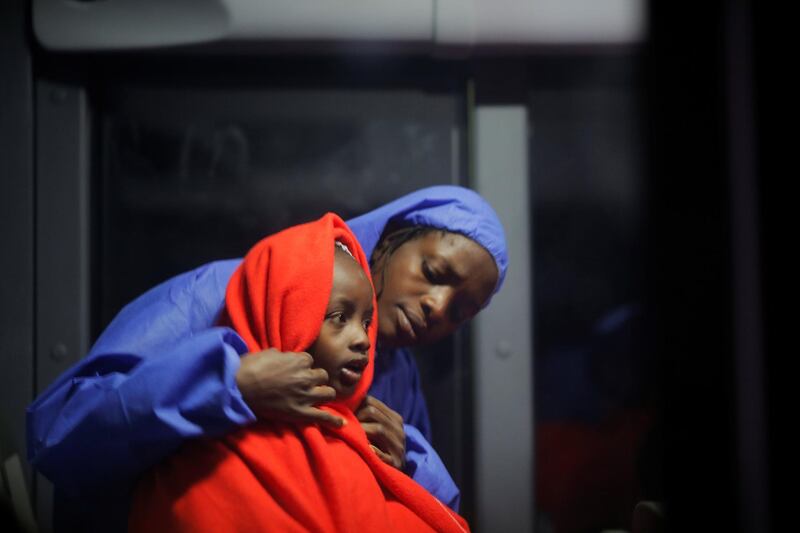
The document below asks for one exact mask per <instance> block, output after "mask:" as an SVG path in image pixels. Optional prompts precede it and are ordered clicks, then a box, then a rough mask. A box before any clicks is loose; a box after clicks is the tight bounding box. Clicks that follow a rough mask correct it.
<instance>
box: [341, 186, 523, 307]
mask: <svg viewBox="0 0 800 533" xmlns="http://www.w3.org/2000/svg"><path fill="white" fill-rule="evenodd" d="M390 223H391V224H393V225H395V224H397V225H398V226H431V227H434V228H438V229H442V230H447V231H452V232H454V233H460V234H462V235H464V236H466V237H469V238H470V239H472V240H473V241H475V242H477V243H478V244H480V245H481V246H483V247H484V248H485V249H486V250H487V251H488V252H489V253H490V254H491V256H492V258H494V262H495V264H496V265H497V273H498V276H497V284H496V285H495V287H494V291H493V293H492V294H495V293H497V291H499V290H500V287H502V285H503V280H505V277H506V270H508V251H507V250H506V237H505V232H504V231H503V225H502V224H501V223H500V219H499V218H498V217H497V213H495V211H494V209H492V206H490V205H489V204H488V202H486V200H484V199H483V198H482V197H481V196H480V195H479V194H478V193H476V192H475V191H472V190H470V189H465V188H464V187H457V186H455V185H437V186H434V187H427V188H425V189H419V190H417V191H414V192H412V193H410V194H407V195H405V196H402V197H400V198H398V199H397V200H394V201H393V202H389V203H388V204H386V205H383V206H381V207H379V208H377V209H375V210H373V211H370V212H368V213H365V214H363V215H361V216H359V217H356V218H353V219H351V220H348V221H347V225H348V226H350V229H351V230H353V233H355V234H356V236H357V237H358V242H359V243H361V247H362V248H364V252H365V253H366V254H367V256H372V252H373V251H374V250H375V246H376V245H377V244H378V241H379V240H380V238H381V235H382V234H383V230H384V229H385V228H386V226H387V225H389V224H390Z"/></svg>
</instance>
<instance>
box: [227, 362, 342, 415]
mask: <svg viewBox="0 0 800 533" xmlns="http://www.w3.org/2000/svg"><path fill="white" fill-rule="evenodd" d="M313 362H314V360H313V359H312V358H311V356H310V355H309V354H307V353H305V352H301V353H292V352H279V351H278V350H275V349H272V348H270V349H268V350H264V351H261V352H257V353H251V354H247V355H246V356H244V357H242V362H241V366H240V367H239V371H238V372H237V373H236V385H237V386H238V387H239V391H241V393H242V398H244V401H245V402H247V405H248V406H249V407H250V409H252V410H253V413H255V415H256V416H257V417H259V418H262V419H267V420H283V421H287V422H307V423H315V422H317V423H321V424H325V425H328V426H331V427H334V428H339V427H342V426H343V425H344V424H345V421H344V419H343V418H339V417H337V416H334V415H332V414H330V413H327V412H325V411H322V410H321V409H317V408H316V407H314V406H315V405H318V404H320V403H325V402H329V401H331V400H333V399H334V398H336V391H335V390H333V388H332V387H329V386H328V385H327V383H328V373H327V372H326V371H325V370H323V369H321V368H311V365H312V364H313Z"/></svg>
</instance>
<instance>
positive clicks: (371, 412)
mask: <svg viewBox="0 0 800 533" xmlns="http://www.w3.org/2000/svg"><path fill="white" fill-rule="evenodd" d="M355 415H356V418H358V421H359V422H361V427H363V428H364V431H365V432H366V434H367V438H369V442H370V444H372V449H373V450H374V451H375V453H376V454H377V455H378V457H380V458H381V459H382V460H383V462H384V463H386V464H388V465H391V466H393V467H395V468H397V469H399V470H402V469H403V466H405V462H406V431H405V429H403V417H402V416H400V415H399V414H398V413H396V412H395V411H392V410H391V409H390V408H389V407H387V406H386V404H384V403H383V402H382V401H380V400H378V399H377V398H373V397H372V396H367V397H366V398H365V399H364V402H363V403H362V404H361V406H360V407H359V408H358V411H356V413H355Z"/></svg>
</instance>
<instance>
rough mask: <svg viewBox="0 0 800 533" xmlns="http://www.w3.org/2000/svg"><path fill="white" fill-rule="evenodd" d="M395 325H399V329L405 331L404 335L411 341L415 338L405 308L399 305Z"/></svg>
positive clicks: (414, 332)
mask: <svg viewBox="0 0 800 533" xmlns="http://www.w3.org/2000/svg"><path fill="white" fill-rule="evenodd" d="M397 325H398V326H400V330H401V331H402V332H403V333H405V335H406V337H408V338H409V339H411V340H413V341H416V340H417V332H416V331H414V326H413V325H411V320H410V319H409V318H408V315H407V314H406V311H405V309H403V308H402V307H400V306H398V307H397Z"/></svg>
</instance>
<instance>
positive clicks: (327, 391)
mask: <svg viewBox="0 0 800 533" xmlns="http://www.w3.org/2000/svg"><path fill="white" fill-rule="evenodd" d="M308 396H309V399H310V400H311V403H312V404H313V405H317V404H320V403H325V402H331V401H333V400H335V399H336V390H335V389H334V388H333V387H330V386H328V385H318V386H316V387H314V388H313V389H311V390H310V391H308Z"/></svg>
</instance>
